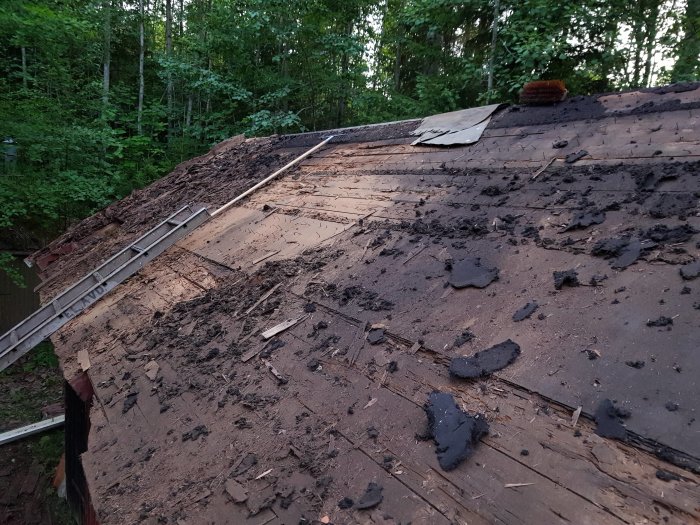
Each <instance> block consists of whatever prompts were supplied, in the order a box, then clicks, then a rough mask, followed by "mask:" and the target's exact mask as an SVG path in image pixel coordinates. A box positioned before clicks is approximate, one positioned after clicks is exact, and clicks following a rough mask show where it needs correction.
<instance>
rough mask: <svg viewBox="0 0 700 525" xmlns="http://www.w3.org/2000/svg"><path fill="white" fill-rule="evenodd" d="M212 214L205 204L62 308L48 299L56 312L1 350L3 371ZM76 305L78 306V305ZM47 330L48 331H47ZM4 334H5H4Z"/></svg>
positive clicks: (47, 306)
mask: <svg viewBox="0 0 700 525" xmlns="http://www.w3.org/2000/svg"><path fill="white" fill-rule="evenodd" d="M209 217H210V215H209V212H208V211H207V210H206V209H205V208H202V209H200V210H198V211H197V212H195V213H193V214H192V216H191V217H190V218H189V219H188V220H186V221H184V222H182V223H181V224H180V225H179V226H177V227H175V228H173V229H172V230H170V231H168V232H167V233H166V234H165V235H163V236H162V237H159V238H157V239H156V240H154V241H153V242H151V243H150V244H149V245H148V246H147V247H146V248H145V249H144V251H143V252H141V253H138V254H136V255H134V256H133V257H131V258H130V259H129V260H127V261H125V262H124V263H122V264H121V265H120V266H118V267H117V268H116V269H114V270H113V271H112V272H111V273H110V274H109V275H107V276H105V278H104V281H100V282H96V283H94V284H92V285H91V286H90V287H89V288H88V289H87V290H86V291H85V292H83V293H82V294H81V295H80V296H79V297H76V298H74V299H73V300H72V301H70V302H69V303H67V304H64V305H61V306H60V309H58V311H56V307H55V306H54V304H55V303H54V302H51V303H47V305H46V306H45V307H43V308H42V309H41V310H40V311H43V310H46V311H50V310H51V309H52V308H53V309H54V312H53V313H52V314H51V315H50V316H49V317H48V318H46V319H44V320H42V321H41V322H40V323H39V324H38V325H36V326H34V327H33V328H31V329H30V330H29V331H28V332H27V333H26V334H24V335H23V336H22V337H20V338H18V340H16V341H14V342H12V344H11V345H10V346H9V347H7V348H6V349H5V350H2V351H0V371H1V370H4V369H5V368H7V367H8V366H9V365H10V364H12V363H13V362H14V361H16V360H17V359H19V358H20V357H21V356H22V355H24V353H26V352H28V351H29V350H31V348H33V347H34V346H35V345H36V344H38V343H39V342H40V341H42V340H44V339H45V338H46V337H48V336H49V335H51V334H52V333H53V332H55V331H56V330H57V329H58V328H60V327H61V326H63V325H64V324H66V323H68V322H69V321H70V320H71V319H73V318H74V317H75V316H76V315H78V314H79V313H80V312H82V311H83V310H85V309H87V308H88V307H90V306H91V305H92V304H94V303H95V302H97V300H98V299H100V298H101V297H103V296H104V295H106V294H107V293H108V292H109V291H111V290H112V289H113V288H115V287H116V286H117V285H118V284H119V283H120V282H122V281H123V280H124V279H126V278H127V277H129V276H130V275H133V274H134V273H136V272H137V271H138V270H139V269H141V268H142V267H143V265H144V263H145V262H146V260H147V259H148V258H150V257H156V256H158V255H160V253H162V252H163V251H165V250H166V249H167V248H168V247H170V246H171V244H168V245H163V241H164V240H166V239H167V238H169V237H171V236H173V235H174V234H175V233H177V232H181V231H183V230H184V229H185V228H186V227H187V225H188V224H189V223H191V222H193V221H194V222H195V223H196V225H197V226H199V225H200V224H202V223H203V222H206V220H208V219H209ZM144 237H145V236H144ZM142 238H143V237H142ZM174 242H176V241H174ZM126 249H127V250H128V249H129V247H127V248H126ZM123 251H125V250H123ZM135 263H137V264H136V266H137V267H136V268H132V267H133V266H135ZM93 274H94V272H91V273H90V274H89V275H88V276H87V278H88V279H89V278H90V277H91V276H92V275H93ZM76 306H77V307H78V308H76ZM11 332H12V331H11ZM11 332H8V334H10V333H11ZM44 332H46V333H44ZM6 335H7V334H6ZM36 337H39V339H38V340H36V341H34V342H33V343H32V339H34V338H36ZM3 338H4V336H3ZM25 342H29V344H30V345H29V346H28V347H27V348H26V349H25V352H21V350H23V348H22V347H23V344H24V343H25ZM18 350H20V352H19V354H18V355H12V354H13V353H16V352H17V351H18Z"/></svg>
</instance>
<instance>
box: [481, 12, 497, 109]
mask: <svg viewBox="0 0 700 525" xmlns="http://www.w3.org/2000/svg"><path fill="white" fill-rule="evenodd" d="M499 8H500V5H499V0H495V1H494V3H493V27H492V29H491V56H489V78H488V85H487V90H488V97H489V98H488V99H489V101H491V92H492V91H493V62H494V60H495V58H496V39H497V38H498V15H499ZM482 85H483V84H482Z"/></svg>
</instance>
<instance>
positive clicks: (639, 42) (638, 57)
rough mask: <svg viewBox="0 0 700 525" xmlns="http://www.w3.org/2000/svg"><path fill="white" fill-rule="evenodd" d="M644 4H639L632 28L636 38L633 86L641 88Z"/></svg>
mask: <svg viewBox="0 0 700 525" xmlns="http://www.w3.org/2000/svg"><path fill="white" fill-rule="evenodd" d="M643 27H644V3H643V2H641V1H640V2H639V3H638V4H637V13H636V16H635V19H634V25H633V26H632V36H633V38H634V66H633V68H632V85H631V86H630V87H639V81H640V78H641V75H642V49H643V48H644V30H643Z"/></svg>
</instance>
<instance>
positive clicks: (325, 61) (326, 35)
mask: <svg viewBox="0 0 700 525" xmlns="http://www.w3.org/2000/svg"><path fill="white" fill-rule="evenodd" d="M171 4H172V8H173V22H172V46H171V48H167V47H166V27H165V25H166V21H165V2H156V3H152V2H151V3H145V17H144V28H145V48H144V78H143V82H144V86H145V92H144V105H143V108H142V110H139V108H138V104H137V102H138V86H139V51H140V47H139V20H140V17H139V9H138V5H139V4H138V0H134V1H132V2H109V3H104V2H103V1H102V0H70V1H68V2H66V1H62V0H32V1H30V2H24V1H22V0H6V1H5V2H3V6H2V9H0V138H3V137H5V136H12V137H13V138H14V139H15V140H16V141H17V143H18V147H19V149H18V158H17V161H16V166H14V165H13V167H12V170H11V171H12V173H10V174H9V176H5V175H8V174H5V173H3V174H2V175H0V242H1V243H2V244H4V245H6V246H8V245H14V247H15V248H25V249H26V248H33V247H36V246H37V245H41V244H44V243H45V242H47V241H48V240H50V239H52V238H53V237H55V236H56V235H57V234H58V233H60V232H61V231H62V230H64V229H65V228H66V227H68V226H69V225H70V224H72V223H73V222H75V221H77V220H79V219H81V218H83V217H85V216H87V215H89V214H90V213H93V212H94V211H95V210H97V209H99V208H101V207H103V206H105V205H106V204H108V203H109V202H112V201H113V200H114V199H117V198H120V197H123V196H125V195H127V194H128V193H129V192H131V191H132V190H133V189H135V188H139V187H142V186H144V185H146V184H149V183H150V182H152V181H154V180H156V179H157V178H158V177H161V176H162V175H164V174H166V173H167V172H168V171H169V170H170V169H171V168H172V167H173V166H174V165H175V164H177V163H178V162H181V161H182V160H185V159H187V158H190V157H192V156H194V155H198V154H200V153H202V152H203V151H206V149H208V148H209V147H210V146H211V145H212V144H213V143H216V142H218V141H221V140H223V139H225V138H227V137H230V136H232V135H235V134H238V133H246V134H248V135H267V134H271V133H288V132H298V131H305V130H318V129H327V128H333V127H341V126H349V125H357V124H365V123H376V122H382V121H391V120H399V119H406V118H415V117H421V116H425V115H428V114H433V113H437V112H443V111H452V110H455V109H459V108H464V107H470V106H474V105H480V104H484V103H487V102H493V101H507V100H514V99H516V98H517V95H518V92H519V90H520V89H521V87H522V85H523V84H524V83H525V82H527V81H529V80H533V79H548V78H559V79H562V80H564V81H565V82H566V84H567V87H568V89H569V91H570V93H571V94H582V93H592V92H600V91H609V90H613V89H618V88H624V87H627V86H638V85H643V84H646V83H649V82H651V81H652V79H653V78H654V75H657V74H658V75H660V78H663V79H669V80H671V79H672V80H693V79H697V78H698V75H699V74H700V63H699V60H700V59H699V58H698V57H699V55H700V51H699V49H700V47H699V46H700V33H699V31H700V30H699V29H698V27H700V26H699V25H698V24H699V22H698V20H700V16H699V15H700V0H686V1H684V2H681V4H679V5H682V7H683V8H682V9H679V8H675V9H674V6H675V5H676V4H674V3H673V2H671V0H640V1H639V2H635V3H632V4H630V3H629V2H623V1H622V0H589V1H585V2H555V1H553V0H519V1H515V0H499V4H498V5H499V7H498V9H497V10H495V9H494V7H495V5H494V4H495V0H468V1H464V0H385V1H383V2H370V1H368V0H342V1H341V0H299V1H296V2H289V1H282V0H191V1H189V2H184V3H182V4H181V3H180V2H177V1H175V0H171ZM106 5H110V6H111V7H110V9H106V8H105V6H106ZM107 22H109V26H107ZM494 24H497V29H498V31H497V35H496V44H495V46H493V45H492V38H493V33H492V29H493V27H494ZM107 27H109V30H108V31H106V28H107ZM105 34H106V35H107V36H108V37H109V47H108V48H106V47H105V46H106V43H105V40H104V38H105ZM107 50H108V51H109V56H110V75H109V80H110V82H109V86H108V90H107V97H106V98H105V99H103V90H104V88H105V86H104V85H103V78H102V73H103V61H104V58H105V56H106V53H105V52H106V51H107ZM671 58H673V59H674V60H675V62H673V66H672V67H671V66H668V67H666V68H665V69H664V68H662V67H660V66H658V65H657V63H659V62H660V61H662V60H665V61H666V62H668V61H669V60H671ZM491 61H493V71H490V63H491ZM490 76H492V79H493V89H492V90H491V91H488V90H487V82H488V78H489V77H490ZM169 93H170V95H171V96H168V94H169ZM0 168H4V166H2V165H0ZM3 171H4V170H3ZM18 239H24V241H23V244H24V246H16V245H17V244H18ZM20 244H21V243H20ZM0 268H7V265H6V264H3V262H2V260H0Z"/></svg>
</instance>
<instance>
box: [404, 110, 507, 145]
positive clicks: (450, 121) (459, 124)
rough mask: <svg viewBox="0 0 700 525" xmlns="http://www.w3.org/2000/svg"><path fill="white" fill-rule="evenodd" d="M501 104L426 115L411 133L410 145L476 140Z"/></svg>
mask: <svg viewBox="0 0 700 525" xmlns="http://www.w3.org/2000/svg"><path fill="white" fill-rule="evenodd" d="M502 105H503V104H491V105H489V106H480V107H477V108H468V109H461V110H459V111H451V112H449V113H440V114H439V115H432V116H430V117H426V118H424V119H423V122H421V125H420V126H419V127H418V129H416V130H415V131H414V132H413V133H412V135H419V137H418V138H417V139H416V140H415V141H413V143H412V145H413V146H416V145H428V146H454V145H458V144H473V143H475V142H478V140H479V139H480V138H481V134H482V133H483V132H484V130H485V129H486V127H487V126H488V125H489V122H491V115H493V113H494V111H496V110H497V109H498V108H499V107H501V106H502Z"/></svg>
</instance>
